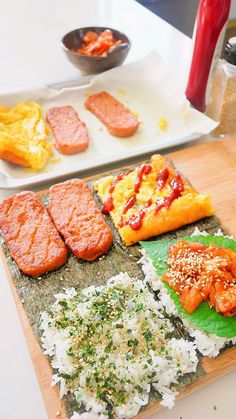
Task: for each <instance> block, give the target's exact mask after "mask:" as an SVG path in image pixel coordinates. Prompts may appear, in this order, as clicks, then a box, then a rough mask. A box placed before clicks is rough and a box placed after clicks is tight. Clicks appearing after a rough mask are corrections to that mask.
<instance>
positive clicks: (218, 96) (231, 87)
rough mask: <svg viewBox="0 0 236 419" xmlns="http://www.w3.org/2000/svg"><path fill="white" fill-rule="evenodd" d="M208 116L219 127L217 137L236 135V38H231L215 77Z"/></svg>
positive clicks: (219, 62) (216, 132)
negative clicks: (217, 123)
mask: <svg viewBox="0 0 236 419" xmlns="http://www.w3.org/2000/svg"><path fill="white" fill-rule="evenodd" d="M206 113H207V115H208V116H209V117H211V118H213V119H215V120H216V121H219V125H218V126H217V127H216V128H215V130H214V132H213V133H214V134H215V135H222V134H236V37H233V38H230V39H229V41H228V43H227V45H226V48H225V52H224V59H223V60H219V61H218V63H217V66H216V69H215V72H214V75H213V80H212V86H211V92H210V97H209V103H208V107H207V111H206Z"/></svg>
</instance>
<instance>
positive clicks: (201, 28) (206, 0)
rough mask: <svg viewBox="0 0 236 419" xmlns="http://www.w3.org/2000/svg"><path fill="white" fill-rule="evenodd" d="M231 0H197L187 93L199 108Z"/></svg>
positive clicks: (200, 107) (203, 108) (202, 101)
mask: <svg viewBox="0 0 236 419" xmlns="http://www.w3.org/2000/svg"><path fill="white" fill-rule="evenodd" d="M230 4H231V0H200V3H199V7H198V13H197V22H196V24H197V26H196V38H195V45H194V50H193V57H192V64H191V69H190V74H189V80H188V85H187V89H186V97H187V99H188V100H189V101H190V102H191V104H192V105H193V106H194V107H195V108H197V109H198V110H199V111H201V112H204V110H205V108H206V102H205V96H206V88H207V82H208V77H209V73H210V69H211V65H212V61H213V57H214V53H215V50H216V45H217V42H218V40H219V38H220V34H221V33H222V30H223V28H224V26H225V23H226V22H227V19H228V16H229V11H230Z"/></svg>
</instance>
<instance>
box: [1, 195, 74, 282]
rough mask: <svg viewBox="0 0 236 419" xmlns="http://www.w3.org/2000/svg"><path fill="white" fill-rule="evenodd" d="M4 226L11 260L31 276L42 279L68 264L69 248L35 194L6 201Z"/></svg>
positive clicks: (2, 206)
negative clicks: (42, 276) (46, 273)
mask: <svg viewBox="0 0 236 419" xmlns="http://www.w3.org/2000/svg"><path fill="white" fill-rule="evenodd" d="M0 226H1V228H2V232H3V235H4V239H5V241H6V244H7V246H8V248H9V250H10V253H11V256H12V257H13V259H14V260H15V261H16V263H17V265H18V267H19V269H20V270H21V271H22V272H24V273H26V274H27V275H30V276H33V277H37V276H40V275H42V274H44V273H45V272H47V271H52V270H54V269H57V268H59V267H60V266H62V265H63V264H64V263H65V262H66V261H67V257H68V252H67V249H66V246H65V244H64V243H63V241H62V239H61V237H60V235H59V234H58V232H57V230H56V228H55V226H54V225H53V222H52V220H51V218H50V217H49V215H48V212H47V210H46V208H45V207H44V206H43V204H42V202H41V201H40V199H39V197H38V196H37V195H36V194H35V193H34V192H21V193H18V194H16V195H13V196H12V197H10V198H8V199H6V200H5V201H3V202H2V203H1V204H0Z"/></svg>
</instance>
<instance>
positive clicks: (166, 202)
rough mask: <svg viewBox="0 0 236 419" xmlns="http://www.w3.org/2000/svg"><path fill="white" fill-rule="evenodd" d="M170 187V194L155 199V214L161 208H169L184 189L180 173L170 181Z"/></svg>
mask: <svg viewBox="0 0 236 419" xmlns="http://www.w3.org/2000/svg"><path fill="white" fill-rule="evenodd" d="M170 187H171V192H170V194H169V195H168V196H165V197H163V198H161V199H158V200H157V202H156V208H155V214H157V213H158V212H159V211H160V210H161V209H162V208H169V207H170V206H171V204H172V202H173V201H174V200H175V199H177V198H179V197H180V196H181V195H182V192H183V191H184V184H183V180H182V178H181V176H180V175H176V176H175V177H174V178H173V179H172V180H171V181H170Z"/></svg>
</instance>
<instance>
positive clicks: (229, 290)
mask: <svg viewBox="0 0 236 419" xmlns="http://www.w3.org/2000/svg"><path fill="white" fill-rule="evenodd" d="M166 263H167V264H168V265H169V266H170V268H169V269H168V270H167V271H166V273H165V275H163V276H162V280H163V281H164V282H166V283H167V284H168V285H169V286H170V287H171V288H173V289H174V290H175V292H176V293H177V294H178V295H179V296H180V302H181V304H182V306H183V308H184V309H185V310H186V311H187V313H189V314H191V313H193V312H194V311H195V310H196V308H197V307H198V306H199V304H200V303H201V302H202V301H207V302H208V303H209V305H210V307H215V309H216V311H217V312H219V313H221V314H223V315H224V316H228V317H232V316H236V252H234V251H233V250H231V249H227V248H224V247H222V248H220V247H218V246H216V245H210V246H209V247H206V246H205V245H204V244H202V243H195V242H190V243H188V242H186V241H185V240H180V241H178V242H177V243H176V244H174V245H172V246H170V248H169V252H168V259H167V261H166Z"/></svg>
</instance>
